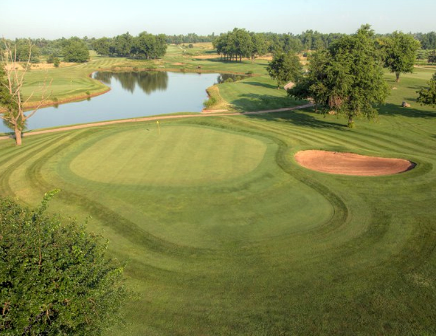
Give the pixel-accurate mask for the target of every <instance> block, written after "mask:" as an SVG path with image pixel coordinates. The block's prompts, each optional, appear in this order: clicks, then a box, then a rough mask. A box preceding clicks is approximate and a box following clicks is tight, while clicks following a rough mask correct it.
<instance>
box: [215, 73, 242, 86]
mask: <svg viewBox="0 0 436 336" xmlns="http://www.w3.org/2000/svg"><path fill="white" fill-rule="evenodd" d="M246 77H247V76H244V75H234V74H220V75H219V76H218V78H217V82H218V84H222V83H225V82H230V81H231V82H236V81H238V80H241V79H244V78H246Z"/></svg>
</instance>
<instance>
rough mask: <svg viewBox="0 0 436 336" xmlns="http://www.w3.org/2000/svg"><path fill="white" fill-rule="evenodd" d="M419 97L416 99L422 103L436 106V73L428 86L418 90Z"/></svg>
mask: <svg viewBox="0 0 436 336" xmlns="http://www.w3.org/2000/svg"><path fill="white" fill-rule="evenodd" d="M417 93H418V99H417V100H416V101H417V102H418V103H421V105H431V106H436V73H434V74H433V77H432V78H431V79H430V81H429V82H428V87H427V88H422V89H421V90H419V91H417Z"/></svg>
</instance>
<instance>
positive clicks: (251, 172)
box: [0, 61, 436, 335]
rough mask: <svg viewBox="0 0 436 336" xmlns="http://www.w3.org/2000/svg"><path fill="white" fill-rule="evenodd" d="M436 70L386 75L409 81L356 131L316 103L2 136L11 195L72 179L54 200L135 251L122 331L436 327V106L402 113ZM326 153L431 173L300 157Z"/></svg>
mask: <svg viewBox="0 0 436 336" xmlns="http://www.w3.org/2000/svg"><path fill="white" fill-rule="evenodd" d="M205 62H206V61H205ZM431 73H432V71H429V70H418V71H417V74H407V75H405V76H404V77H402V81H401V82H400V83H398V84H397V83H395V84H394V82H393V80H394V76H393V75H387V79H388V82H389V84H390V85H395V86H396V87H397V89H396V90H394V91H392V94H391V96H390V97H389V100H388V102H387V104H386V106H383V107H382V108H381V110H380V117H379V119H378V120H377V121H366V120H358V121H357V128H356V129H348V128H346V127H345V126H344V125H345V124H346V122H345V121H344V120H343V119H340V118H339V119H338V118H337V117H336V116H323V115H319V114H316V113H314V112H313V110H312V109H307V110H295V111H289V112H283V113H274V114H256V115H239V116H211V117H199V118H195V117H191V118H186V119H167V120H161V122H160V128H158V127H157V124H156V121H146V122H138V123H124V124H123V123H120V124H113V125H107V126H99V127H93V128H88V129H77V130H70V131H65V132H55V133H48V134H40V135H34V136H31V137H24V145H23V146H22V147H15V146H14V144H13V142H12V140H4V141H0V192H1V194H2V196H10V197H15V198H18V199H19V201H20V202H23V203H28V204H32V205H36V204H38V203H39V202H40V201H41V199H42V196H43V194H44V193H45V192H47V191H49V190H52V189H55V188H59V189H61V192H60V193H59V194H58V195H57V196H56V198H55V199H54V200H53V201H52V202H51V203H50V207H49V209H50V210H52V211H54V212H58V213H62V214H63V215H64V216H68V215H69V216H74V217H77V218H79V220H85V219H86V218H88V229H89V230H90V231H93V232H97V233H100V234H102V235H103V236H104V237H106V238H107V239H108V240H109V241H110V244H109V250H110V253H111V255H112V256H114V257H117V258H119V259H121V260H126V261H127V266H126V269H125V274H126V277H127V285H128V286H129V288H131V290H132V291H133V292H134V295H133V297H132V299H131V301H130V302H129V304H128V305H127V307H126V308H125V312H126V323H125V325H124V326H121V327H116V328H114V329H112V330H109V331H108V333H107V334H108V335H320V334H321V335H322V334H324V335H427V334H429V335H431V334H435V333H436V325H435V323H434V321H435V320H436V282H435V278H436V276H435V275H436V252H435V247H436V221H435V219H434V218H436V208H435V206H434V204H435V194H436V171H435V169H434V166H435V164H436V110H435V109H434V108H429V107H421V106H418V105H416V103H412V107H411V108H409V109H403V108H401V107H400V105H401V101H402V100H404V99H405V97H407V99H409V97H414V96H416V93H415V91H416V89H417V87H419V86H421V85H425V83H426V81H427V80H428V78H429V77H430V74H431ZM249 81H253V79H249ZM245 83H246V82H245ZM225 85H226V86H227V88H228V87H229V86H230V85H236V84H235V83H229V84H225ZM247 85H248V84H244V86H242V88H243V90H242V91H244V90H245V89H246V86H247ZM226 86H224V89H223V90H221V91H222V94H223V96H224V98H225V99H226V100H227V101H229V102H230V103H232V101H237V104H235V105H237V110H243V107H244V106H247V105H246V102H245V101H244V100H241V99H239V98H238V97H234V98H232V97H230V98H229V96H226V94H227V95H229V94H230V91H231V90H228V89H226ZM265 89H267V88H265ZM259 90H260V89H259ZM226 92H227V93H226ZM266 92H267V91H266ZM232 94H234V93H232ZM243 94H244V95H246V93H245V92H244V93H243ZM255 96H256V95H255ZM259 96H260V97H257V98H258V99H256V97H252V98H253V101H254V104H255V105H254V106H257V105H256V104H260V103H262V104H263V103H264V102H267V101H268V100H269V99H270V98H271V97H268V95H267V96H265V95H262V93H261V92H259ZM246 99H248V98H246ZM271 99H272V98H271ZM313 149H316V150H326V151H334V152H335V151H336V152H351V153H356V154H361V155H367V156H373V157H375V156H377V157H387V158H399V159H404V160H409V161H411V162H414V163H416V167H415V168H414V169H412V170H409V171H406V172H404V173H401V174H395V175H387V176H344V175H332V174H324V173H319V172H316V171H311V170H308V169H306V168H304V167H301V166H300V165H299V164H298V163H297V162H296V160H295V154H296V153H297V152H299V151H304V150H313Z"/></svg>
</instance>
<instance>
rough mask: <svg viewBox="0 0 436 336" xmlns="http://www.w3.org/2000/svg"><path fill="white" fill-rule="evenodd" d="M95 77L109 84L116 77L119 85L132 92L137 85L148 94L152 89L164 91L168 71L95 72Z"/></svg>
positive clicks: (166, 84)
mask: <svg viewBox="0 0 436 336" xmlns="http://www.w3.org/2000/svg"><path fill="white" fill-rule="evenodd" d="M93 77H94V78H95V79H98V80H100V81H102V82H103V83H105V84H107V85H109V84H111V82H112V79H116V80H117V81H118V82H119V83H120V84H121V87H122V88H123V89H124V90H126V91H129V92H131V93H133V92H134V91H135V87H136V86H138V87H139V88H141V89H142V91H143V92H144V93H145V94H147V95H149V94H151V93H152V92H154V91H165V90H166V89H167V87H168V73H167V72H162V71H154V72H96V73H95V74H94V76H93Z"/></svg>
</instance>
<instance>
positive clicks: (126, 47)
mask: <svg viewBox="0 0 436 336" xmlns="http://www.w3.org/2000/svg"><path fill="white" fill-rule="evenodd" d="M91 45H92V47H93V49H94V50H95V51H96V52H97V53H99V54H100V55H104V56H115V57H130V58H136V59H155V58H160V57H163V56H164V55H165V53H166V50H167V41H166V36H165V35H164V34H159V35H152V34H149V33H147V32H142V33H140V34H139V35H138V36H136V37H135V36H132V35H130V34H129V33H128V32H127V33H125V34H122V35H117V36H115V37H114V38H107V37H102V38H99V39H96V40H94V41H92V44H91Z"/></svg>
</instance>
